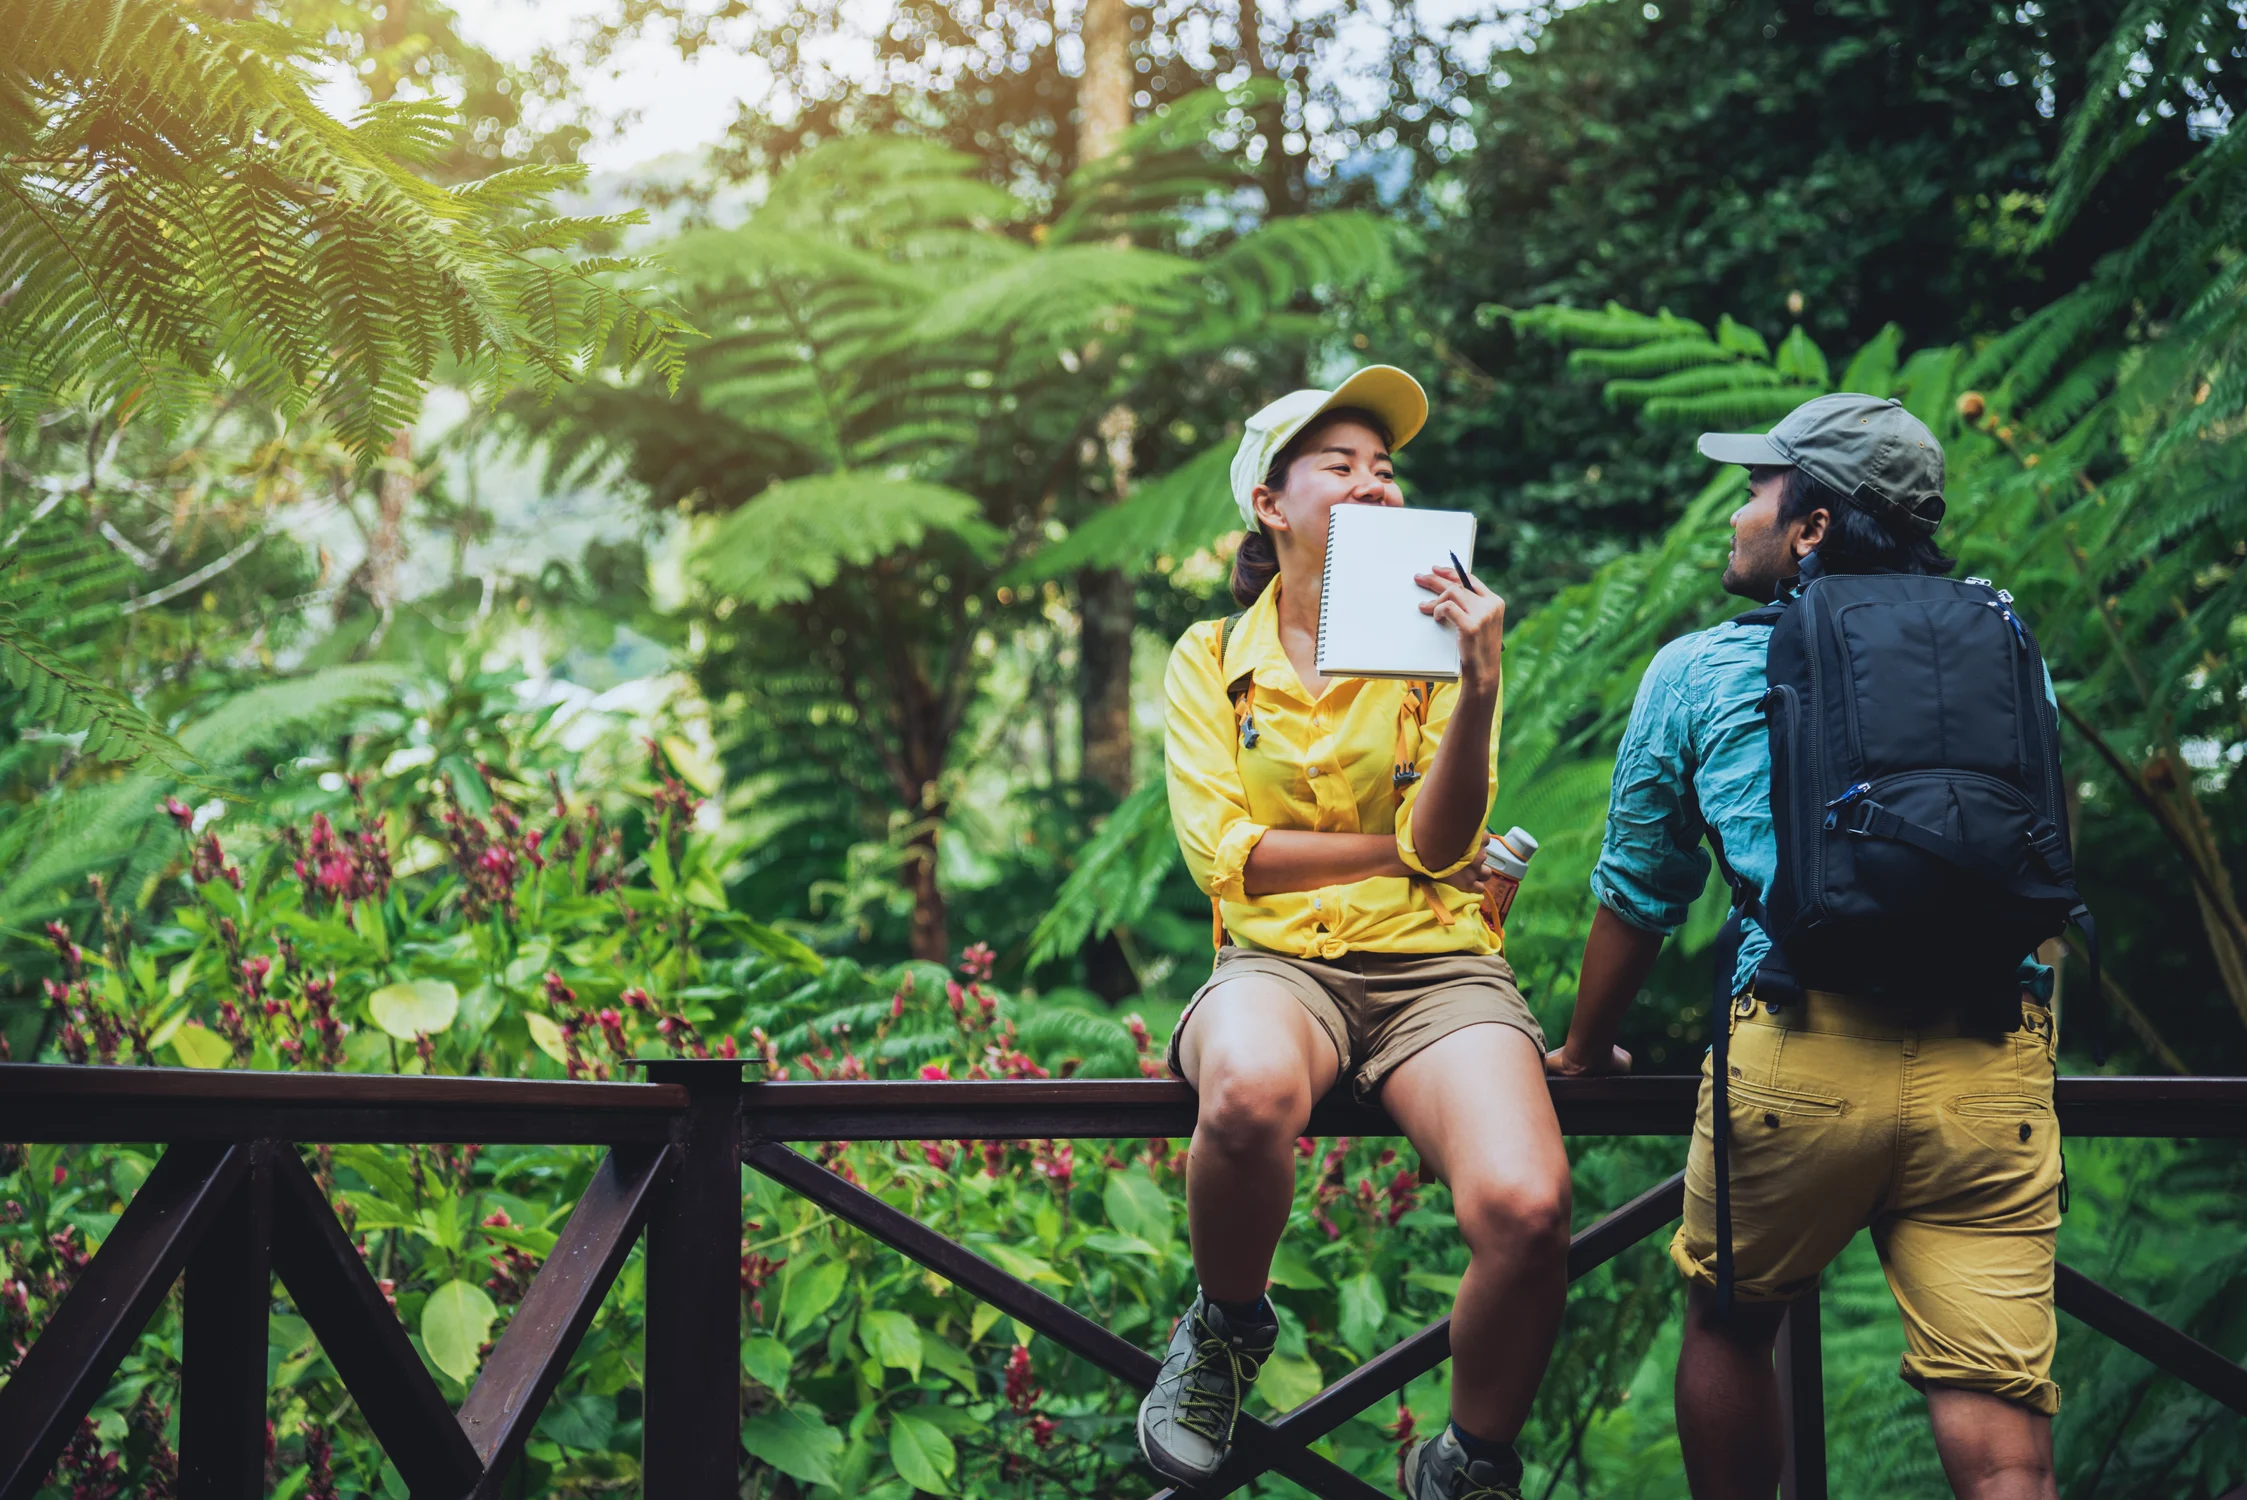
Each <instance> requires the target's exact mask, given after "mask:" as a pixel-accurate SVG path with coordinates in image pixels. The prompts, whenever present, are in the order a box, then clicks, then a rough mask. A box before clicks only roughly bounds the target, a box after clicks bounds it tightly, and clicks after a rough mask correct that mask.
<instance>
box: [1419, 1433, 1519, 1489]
mask: <svg viewBox="0 0 2247 1500" xmlns="http://www.w3.org/2000/svg"><path fill="white" fill-rule="evenodd" d="M1510 1467H1511V1469H1512V1472H1511V1473H1501V1472H1500V1471H1499V1467H1498V1465H1497V1464H1494V1463H1492V1462H1491V1461H1490V1460H1489V1459H1486V1458H1482V1459H1474V1460H1469V1459H1468V1457H1467V1450H1466V1449H1464V1448H1462V1447H1460V1446H1459V1439H1458V1438H1456V1437H1454V1436H1453V1435H1452V1432H1451V1428H1450V1426H1449V1425H1448V1424H1446V1425H1445V1427H1444V1429H1443V1431H1441V1432H1439V1433H1437V1434H1436V1435H1435V1436H1434V1437H1432V1438H1429V1439H1428V1440H1427V1441H1426V1442H1423V1443H1421V1444H1420V1445H1419V1446H1418V1447H1416V1448H1414V1449H1413V1450H1412V1454H1411V1456H1410V1457H1408V1458H1407V1459H1405V1461H1404V1494H1405V1500H1521V1463H1520V1461H1519V1460H1518V1459H1517V1460H1515V1461H1514V1463H1513V1464H1512V1465H1511V1466H1510Z"/></svg>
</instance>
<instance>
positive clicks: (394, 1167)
mask: <svg viewBox="0 0 2247 1500" xmlns="http://www.w3.org/2000/svg"><path fill="white" fill-rule="evenodd" d="M333 1156H334V1160H335V1163H336V1165H337V1166H342V1167H349V1168H350V1169H351V1170H352V1171H354V1172H357V1173H358V1174H359V1175H360V1176H361V1177H364V1178H365V1179H366V1180H367V1184H368V1186H370V1187H372V1188H373V1189H374V1190H375V1192H376V1193H377V1194H378V1195H379V1196H381V1197H383V1198H386V1199H388V1200H389V1201H390V1202H391V1203H393V1204H395V1205H396V1206H397V1208H398V1211H399V1212H400V1213H411V1212H412V1211H413V1206H414V1198H415V1196H416V1195H415V1193H414V1180H413V1174H412V1173H411V1172H409V1171H408V1170H407V1169H406V1160H405V1153H404V1152H402V1151H401V1152H397V1153H396V1154H393V1153H392V1152H391V1151H390V1150H389V1149H388V1148H386V1147H381V1146H360V1145H348V1146H337V1147H334V1148H333Z"/></svg>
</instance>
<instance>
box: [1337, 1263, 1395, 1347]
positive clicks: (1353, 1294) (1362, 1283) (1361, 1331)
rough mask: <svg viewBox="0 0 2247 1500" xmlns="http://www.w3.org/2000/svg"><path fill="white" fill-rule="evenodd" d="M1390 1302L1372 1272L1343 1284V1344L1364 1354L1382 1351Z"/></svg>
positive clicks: (1357, 1276)
mask: <svg viewBox="0 0 2247 1500" xmlns="http://www.w3.org/2000/svg"><path fill="white" fill-rule="evenodd" d="M1388 1316H1389V1300H1388V1298H1387V1297H1385V1296H1384V1295H1382V1292H1381V1283H1380V1282H1378V1281H1376V1280H1374V1278H1373V1276H1372V1274H1371V1273H1370V1272H1362V1271H1361V1272H1360V1273H1358V1274H1357V1275H1355V1276H1352V1277H1351V1278H1350V1279H1349V1280H1348V1281H1345V1282H1343V1283H1342V1330H1341V1332H1342V1342H1343V1343H1345V1344H1348V1345H1349V1346H1350V1347H1351V1348H1352V1349H1355V1350H1356V1351H1357V1352H1358V1353H1360V1354H1365V1355H1370V1354H1372V1353H1373V1352H1374V1351H1375V1350H1376V1349H1378V1348H1379V1347H1380V1338H1381V1325H1382V1323H1384V1322H1386V1321H1387V1320H1388Z"/></svg>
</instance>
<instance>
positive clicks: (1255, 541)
mask: <svg viewBox="0 0 2247 1500" xmlns="http://www.w3.org/2000/svg"><path fill="white" fill-rule="evenodd" d="M1279 576H1280V555H1279V553H1278V552H1277V551H1275V550H1273V547H1272V539H1271V538H1270V537H1268V536H1266V535H1265V534H1264V533H1263V532H1261V531H1252V532H1250V533H1248V534H1247V535H1246V536H1244V537H1242V538H1241V544H1240V550H1239V551H1237V552H1235V553H1234V554H1233V581H1232V590H1233V602H1234V603H1235V604H1238V605H1239V606H1240V607H1241V608H1243V609H1246V608H1248V607H1249V606H1250V605H1251V604H1254V603H1255V602H1256V601H1257V600H1258V599H1260V598H1262V597H1263V596H1264V590H1266V589H1268V588H1270V587H1271V586H1272V580H1273V579H1275V578H1277V577H1279Z"/></svg>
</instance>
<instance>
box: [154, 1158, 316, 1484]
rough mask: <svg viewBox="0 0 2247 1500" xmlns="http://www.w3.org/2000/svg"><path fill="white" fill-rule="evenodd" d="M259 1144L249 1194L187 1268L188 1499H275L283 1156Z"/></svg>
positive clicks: (183, 1408)
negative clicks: (270, 1413) (271, 1468)
mask: <svg viewBox="0 0 2247 1500" xmlns="http://www.w3.org/2000/svg"><path fill="white" fill-rule="evenodd" d="M289 1149H291V1148H290V1147H289V1146H287V1145H286V1144H284V1143H282V1142H278V1141H258V1142H256V1143H255V1144H253V1145H252V1146H251V1148H250V1167H249V1171H248V1172H247V1173H246V1174H244V1176H243V1178H242V1182H241V1185H240V1186H238V1187H237V1188H235V1190H234V1194H233V1196H232V1197H231V1198H230V1199H229V1200H228V1201H227V1203H226V1205H225V1207H224V1208H222V1209H220V1211H219V1213H218V1216H217V1218H216V1220H215V1221H214V1222H213V1223H212V1225H211V1227H210V1229H209V1230H208V1231H207V1232H206V1233H205V1234H204V1236H203V1241H202V1243H201V1244H199V1245H197V1246H196V1247H195V1253H194V1254H193V1255H191V1256H190V1257H188V1261H187V1285H186V1288H185V1297H184V1299H183V1300H184V1302H185V1306H184V1308H183V1309H182V1316H181V1319H180V1322H181V1330H180V1341H181V1353H182V1356H183V1357H182V1359H181V1361H180V1366H181V1368H180V1382H179V1495H180V1500H260V1497H262V1496H263V1495H264V1494H265V1408H266V1384H265V1342H266V1323H267V1320H268V1318H269V1316H270V1314H271V1313H272V1310H273V1153H274V1152H275V1151H286V1150H289Z"/></svg>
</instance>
